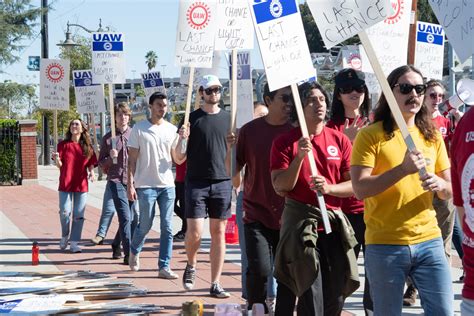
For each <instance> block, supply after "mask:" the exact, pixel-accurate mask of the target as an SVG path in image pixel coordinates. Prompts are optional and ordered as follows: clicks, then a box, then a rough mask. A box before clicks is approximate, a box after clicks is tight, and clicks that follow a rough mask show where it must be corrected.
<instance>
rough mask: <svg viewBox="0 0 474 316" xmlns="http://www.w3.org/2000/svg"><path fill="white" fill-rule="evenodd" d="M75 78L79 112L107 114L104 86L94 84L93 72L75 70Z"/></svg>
mask: <svg viewBox="0 0 474 316" xmlns="http://www.w3.org/2000/svg"><path fill="white" fill-rule="evenodd" d="M73 77H74V79H73V83H74V92H75V94H76V106H77V112H78V113H101V112H105V111H106V109H105V98H104V86H103V85H101V84H93V83H92V70H90V69H89V70H75V71H73Z"/></svg>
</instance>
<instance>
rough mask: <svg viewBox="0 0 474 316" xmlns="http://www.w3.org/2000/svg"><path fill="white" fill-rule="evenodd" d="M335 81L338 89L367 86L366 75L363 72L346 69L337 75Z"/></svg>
mask: <svg viewBox="0 0 474 316" xmlns="http://www.w3.org/2000/svg"><path fill="white" fill-rule="evenodd" d="M334 80H335V82H336V86H338V87H343V86H360V85H363V84H365V75H364V73H363V72H362V71H358V70H354V69H352V68H344V69H342V70H341V71H339V72H338V73H337V74H336V77H335V78H334Z"/></svg>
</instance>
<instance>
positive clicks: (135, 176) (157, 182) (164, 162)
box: [127, 92, 178, 279]
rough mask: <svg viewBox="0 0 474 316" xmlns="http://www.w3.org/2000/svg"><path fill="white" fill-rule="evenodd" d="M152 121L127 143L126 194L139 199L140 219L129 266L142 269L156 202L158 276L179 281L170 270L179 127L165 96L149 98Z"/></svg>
mask: <svg viewBox="0 0 474 316" xmlns="http://www.w3.org/2000/svg"><path fill="white" fill-rule="evenodd" d="M149 106H150V118H149V119H147V120H143V121H140V122H138V123H137V124H135V126H134V127H133V130H132V133H131V134H130V138H129V140H128V179H127V183H128V185H127V194H128V199H129V200H131V201H135V200H138V207H139V211H140V214H139V219H138V226H137V227H136V229H135V231H134V233H133V237H132V242H131V244H130V258H129V265H130V269H131V270H133V271H138V270H139V269H140V260H139V259H140V252H141V251H142V248H143V246H144V244H145V239H146V236H147V234H148V232H149V231H150V229H151V227H152V225H153V220H154V218H155V208H156V203H158V207H159V210H160V247H159V257H158V277H159V278H163V279H177V278H178V275H177V274H176V273H174V272H173V271H172V270H171V268H170V261H171V257H172V250H173V234H172V229H171V220H172V217H173V204H174V199H175V188H174V177H173V172H172V170H171V167H172V157H174V155H175V153H174V151H175V149H174V147H175V146H176V144H175V143H176V142H175V140H176V127H175V126H174V125H173V124H171V123H169V122H167V121H166V120H165V119H164V116H165V114H166V111H167V110H168V103H167V98H166V95H165V94H164V93H162V92H155V93H153V94H152V95H151V96H150V100H149Z"/></svg>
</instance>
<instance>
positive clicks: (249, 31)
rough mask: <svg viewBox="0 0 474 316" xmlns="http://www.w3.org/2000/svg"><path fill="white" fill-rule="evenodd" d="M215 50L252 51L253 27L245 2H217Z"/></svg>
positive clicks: (233, 0) (223, 0)
mask: <svg viewBox="0 0 474 316" xmlns="http://www.w3.org/2000/svg"><path fill="white" fill-rule="evenodd" d="M214 45H215V47H214V49H215V50H229V49H252V48H253V27H252V17H251V16H250V8H249V6H248V3H247V1H245V0H218V1H217V31H216V42H215V44H214Z"/></svg>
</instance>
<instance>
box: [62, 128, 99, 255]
mask: <svg viewBox="0 0 474 316" xmlns="http://www.w3.org/2000/svg"><path fill="white" fill-rule="evenodd" d="M53 159H54V161H55V163H56V167H58V168H59V189H58V190H59V216H60V219H61V229H62V235H61V241H60V243H59V247H60V248H61V249H62V250H65V249H66V248H67V245H68V241H70V242H71V248H70V249H71V252H73V253H77V252H81V251H82V250H81V248H80V247H79V241H80V240H81V234H82V226H83V225H84V212H85V209H86V199H87V192H88V191H89V186H88V185H89V183H88V179H89V180H91V181H94V180H95V174H94V167H95V166H96V165H97V157H96V155H95V153H94V150H93V149H92V145H91V139H90V136H89V132H88V130H87V125H86V124H85V123H84V122H83V121H81V120H79V119H75V120H72V121H71V122H70V123H69V128H68V131H67V133H66V138H65V139H64V141H62V142H60V143H59V144H58V151H57V152H56V153H53ZM71 213H72V227H71V228H70V226H71V224H70V222H71V219H70V217H71ZM69 233H70V234H69Z"/></svg>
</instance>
